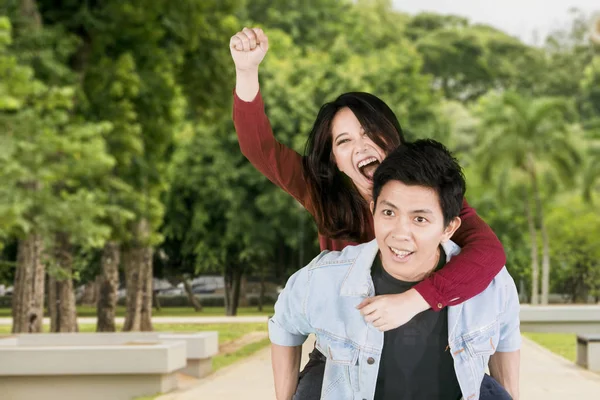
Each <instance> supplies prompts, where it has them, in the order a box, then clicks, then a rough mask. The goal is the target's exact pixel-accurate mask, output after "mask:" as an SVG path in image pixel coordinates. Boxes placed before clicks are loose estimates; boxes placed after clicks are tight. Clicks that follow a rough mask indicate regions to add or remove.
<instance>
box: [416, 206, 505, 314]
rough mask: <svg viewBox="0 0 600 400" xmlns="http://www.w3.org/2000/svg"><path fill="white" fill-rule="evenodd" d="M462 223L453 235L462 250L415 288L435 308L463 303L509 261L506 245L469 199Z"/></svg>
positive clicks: (490, 280)
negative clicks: (476, 211)
mask: <svg viewBox="0 0 600 400" xmlns="http://www.w3.org/2000/svg"><path fill="white" fill-rule="evenodd" d="M460 218H461V220H462V224H461V226H460V228H459V229H458V231H456V233H455V234H454V236H453V237H452V240H453V241H455V242H456V243H457V244H458V245H459V246H461V247H462V250H461V252H460V254H459V255H457V256H455V257H452V259H451V260H450V261H449V262H448V264H447V265H446V266H445V267H444V268H442V269H441V270H439V271H437V272H436V273H434V274H433V275H431V276H430V277H429V278H427V279H425V280H424V281H423V282H421V283H419V284H417V285H416V286H415V287H414V289H415V290H417V292H419V294H420V295H421V296H422V297H423V298H424V299H425V301H427V303H428V304H429V305H430V307H431V308H433V309H434V310H437V311H439V310H441V309H442V308H444V307H446V306H449V305H455V304H460V303H462V302H463V301H466V300H468V299H470V298H471V297H474V296H476V295H478V294H479V293H481V292H483V291H484V290H485V289H486V288H487V287H488V285H489V284H490V283H491V282H492V280H493V279H494V277H495V276H496V274H498V272H500V270H501V269H502V267H504V265H505V263H506V255H505V254H504V249H503V248H502V244H501V243H500V241H499V240H498V238H497V237H496V235H495V234H494V232H493V231H492V229H491V228H490V227H489V226H488V225H487V224H486V223H485V222H484V221H483V220H482V219H481V218H479V216H478V215H477V214H476V213H475V210H474V209H473V208H471V206H469V204H468V203H467V201H466V200H464V201H463V209H462V210H461V213H460Z"/></svg>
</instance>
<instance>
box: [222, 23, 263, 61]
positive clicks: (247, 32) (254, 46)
mask: <svg viewBox="0 0 600 400" xmlns="http://www.w3.org/2000/svg"><path fill="white" fill-rule="evenodd" d="M229 50H230V51H231V57H232V58H233V62H234V63H235V68H236V69H237V70H240V71H244V70H251V69H255V68H258V66H259V64H260V63H261V61H262V60H263V58H265V55H266V54H267V51H268V50H269V39H268V38H267V35H265V33H264V32H263V30H262V29H260V28H252V29H250V28H244V29H243V30H241V31H240V32H238V33H236V34H235V35H233V36H232V37H231V40H230V41H229Z"/></svg>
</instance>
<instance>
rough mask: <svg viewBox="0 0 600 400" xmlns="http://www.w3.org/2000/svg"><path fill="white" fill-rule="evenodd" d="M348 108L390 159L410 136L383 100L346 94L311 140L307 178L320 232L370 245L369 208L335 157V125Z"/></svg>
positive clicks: (327, 110)
mask: <svg viewBox="0 0 600 400" xmlns="http://www.w3.org/2000/svg"><path fill="white" fill-rule="evenodd" d="M346 107H348V108H349V109H350V110H351V111H352V112H353V113H354V115H356V118H357V119H358V121H359V122H360V124H361V125H362V127H363V129H364V130H365V133H366V134H367V136H369V138H371V140H372V141H373V142H374V143H375V144H377V145H378V146H379V147H381V148H382V149H383V151H384V152H385V153H386V154H388V153H390V152H391V151H392V150H394V149H395V148H396V147H398V146H399V145H400V144H401V143H404V135H403V133H402V128H401V127H400V123H399V122H398V119H397V118H396V115H395V114H394V112H393V111H392V110H391V109H390V108H389V107H388V105H387V104H385V103H384V102H383V101H382V100H381V99H379V98H378V97H377V96H374V95H372V94H370V93H364V92H350V93H344V94H342V95H341V96H339V97H338V98H337V99H335V100H334V101H332V102H331V103H326V104H324V105H323V106H322V107H321V109H320V110H319V114H318V115H317V119H316V121H315V123H314V125H313V128H312V131H311V132H310V135H309V137H308V140H307V142H306V148H305V153H304V154H305V157H304V163H303V168H304V177H305V179H306V183H307V185H308V190H309V193H310V199H311V206H312V212H313V216H314V218H315V221H316V223H317V226H318V228H319V233H321V234H323V235H326V236H328V237H330V238H333V239H345V240H352V241H364V240H366V237H365V234H366V231H367V224H368V221H369V207H368V206H367V204H366V202H365V200H364V199H363V197H362V196H361V195H360V193H359V192H358V190H357V189H356V187H355V186H354V184H353V182H352V180H351V179H349V178H348V177H347V176H346V175H345V174H344V173H342V172H341V171H339V169H338V168H337V166H336V164H335V160H334V157H333V152H332V142H333V140H332V134H331V124H332V121H333V118H334V117H335V115H336V114H337V112H338V111H339V110H340V109H342V108H346Z"/></svg>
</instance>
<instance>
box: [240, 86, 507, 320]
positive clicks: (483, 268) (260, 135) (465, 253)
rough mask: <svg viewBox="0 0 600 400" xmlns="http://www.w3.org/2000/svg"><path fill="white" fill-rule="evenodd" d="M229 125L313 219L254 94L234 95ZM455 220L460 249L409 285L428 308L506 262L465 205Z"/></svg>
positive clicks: (473, 287)
mask: <svg viewBox="0 0 600 400" xmlns="http://www.w3.org/2000/svg"><path fill="white" fill-rule="evenodd" d="M233 122H234V124H235V129H236V131H237V135H238V140H239V143H240V149H241V150H242V154H244V156H246V158H248V160H249V161H250V162H251V163H252V165H254V166H255V167H256V169H258V170H259V171H260V172H261V173H262V174H263V175H265V176H266V177H267V178H269V180H270V181H271V182H273V183H274V184H276V185H277V186H279V187H280V188H282V189H283V190H285V191H286V192H287V193H289V194H290V195H292V196H293V197H294V198H295V199H296V200H298V201H299V202H300V204H302V205H303V206H304V207H305V208H306V209H307V210H308V211H309V212H310V213H311V214H313V215H314V211H313V209H312V207H311V205H310V196H309V193H308V190H307V185H306V183H305V180H304V173H303V169H302V156H301V155H300V154H298V153H296V152H295V151H294V150H292V149H290V148H288V147H286V146H284V145H282V144H281V143H279V142H278V141H277V140H276V139H275V137H274V136H273V130H272V129H271V123H270V122H269V119H268V118H267V115H266V114H265V110H264V103H263V100H262V97H261V94H260V93H258V95H257V96H256V98H255V99H254V100H252V101H251V102H245V101H243V100H241V99H240V98H239V97H238V96H237V95H236V94H235V93H234V102H233ZM460 218H461V220H462V224H461V226H460V228H459V229H458V231H456V233H455V234H454V236H453V237H452V240H453V241H454V242H456V243H457V244H458V245H460V246H461V247H462V251H461V253H460V254H459V255H458V256H455V257H452V259H451V261H450V262H449V263H448V264H447V265H446V266H445V267H444V268H443V269H442V270H440V271H438V272H436V273H434V274H432V275H431V276H430V277H429V278H427V279H425V280H424V281H423V282H420V283H419V284H417V285H416V286H415V289H416V290H417V291H418V292H419V293H420V294H421V296H423V298H424V299H425V300H426V301H427V303H429V305H430V306H431V308H433V309H434V310H440V309H442V308H443V307H446V306H448V305H455V304H459V303H462V302H463V301H465V300H468V299H470V298H471V297H473V296H475V295H477V294H479V293H481V292H483V291H484V290H485V288H487V286H488V285H489V284H490V282H491V281H492V279H494V277H495V276H496V274H497V273H498V272H499V271H500V270H501V269H502V267H503V266H504V264H505V263H506V256H505V254H504V249H503V248H502V244H501V243H500V241H499V240H498V238H497V237H496V235H495V234H494V232H493V231H492V230H491V229H490V227H489V226H487V224H486V223H485V222H484V221H483V220H482V219H481V218H479V216H478V215H477V214H476V213H475V210H474V209H473V208H471V207H470V206H469V204H467V202H466V201H464V203H463V208H462V210H461V213H460ZM366 233H367V238H368V240H369V241H370V240H372V239H374V238H375V233H374V228H373V219H372V218H371V220H370V224H369V227H368V232H366ZM319 243H320V245H321V250H341V249H343V248H344V247H346V246H348V245H354V244H358V243H352V242H348V241H344V240H337V239H332V238H329V237H325V236H323V235H319Z"/></svg>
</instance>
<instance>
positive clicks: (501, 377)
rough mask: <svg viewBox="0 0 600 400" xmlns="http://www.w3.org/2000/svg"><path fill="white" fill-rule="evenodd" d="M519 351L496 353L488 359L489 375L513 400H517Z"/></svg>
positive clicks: (519, 364)
mask: <svg viewBox="0 0 600 400" xmlns="http://www.w3.org/2000/svg"><path fill="white" fill-rule="evenodd" d="M520 366H521V350H517V351H510V352H507V353H503V352H496V353H494V354H493V355H492V356H491V357H490V363H489V367H490V375H491V376H492V377H493V378H494V379H495V380H497V381H498V383H499V384H501V385H502V387H504V389H506V391H507V392H508V393H509V394H510V395H511V397H512V398H513V400H519V369H520Z"/></svg>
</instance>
